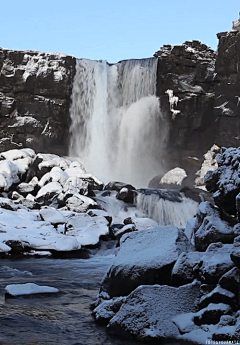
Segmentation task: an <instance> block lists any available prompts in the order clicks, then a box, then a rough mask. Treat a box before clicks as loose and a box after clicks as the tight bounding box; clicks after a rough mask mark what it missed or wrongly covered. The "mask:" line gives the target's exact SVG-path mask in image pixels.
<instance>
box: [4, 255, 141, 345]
mask: <svg viewBox="0 0 240 345" xmlns="http://www.w3.org/2000/svg"><path fill="white" fill-rule="evenodd" d="M112 260H113V255H112V256H97V255H95V256H94V257H92V258H90V259H87V260H84V259H65V260H63V259H52V258H48V257H42V258H34V257H33V258H29V257H28V258H23V259H19V260H10V259H4V260H1V262H0V344H2V345H3V344H4V345H5V344H7V345H48V344H49V345H55V344H58V345H65V344H66V345H82V344H87V345H130V344H135V343H134V342H133V341H129V342H128V341H127V340H121V339H118V338H115V337H113V336H110V335H108V334H107V332H106V328H105V327H103V326H99V325H97V324H96V323H95V322H94V319H93V317H92V315H91V310H90V304H91V303H92V302H93V301H94V300H95V298H96V296H97V293H98V290H99V286H100V282H101V280H102V278H103V275H104V273H105V272H106V271H107V269H108V267H109V265H111V262H112ZM27 282H33V283H36V284H39V285H48V286H52V287H56V288H58V289H59V290H60V291H61V292H60V294H57V295H52V296H50V297H49V296H43V295H42V296H38V297H28V298H26V297H25V298H24V297H21V298H7V299H5V293H4V289H5V287H6V285H8V284H20V283H27Z"/></svg>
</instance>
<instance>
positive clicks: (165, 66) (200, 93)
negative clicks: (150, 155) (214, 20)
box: [154, 41, 216, 170]
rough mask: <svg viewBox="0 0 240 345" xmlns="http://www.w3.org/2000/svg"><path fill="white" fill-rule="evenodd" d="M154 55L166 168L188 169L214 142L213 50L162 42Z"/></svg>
mask: <svg viewBox="0 0 240 345" xmlns="http://www.w3.org/2000/svg"><path fill="white" fill-rule="evenodd" d="M154 55H155V56H156V57H158V72H157V96H158V97H159V99H160V106H161V111H162V114H163V116H164V117H165V120H166V122H167V123H168V128H169V136H168V138H167V143H166V148H167V153H168V157H169V158H170V162H169V164H170V166H169V168H172V167H174V166H181V167H184V168H185V169H186V170H189V169H190V170H191V168H192V165H194V163H196V164H198V160H196V158H201V157H202V155H203V153H204V152H206V151H207V150H208V148H209V147H210V146H211V145H212V143H213V142H214V137H215V115H214V112H213V107H214V100H215V94H214V89H215V83H214V73H215V61H216V52H214V51H213V50H212V49H210V48H209V47H208V46H206V45H205V44H202V43H201V42H199V41H191V42H185V43H184V44H182V45H176V46H170V45H165V46H163V47H162V48H161V49H160V50H159V51H157V52H156V53H155V54H154ZM193 157H195V158H193ZM188 168H189V169H188Z"/></svg>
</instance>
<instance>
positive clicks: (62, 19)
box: [0, 0, 240, 62]
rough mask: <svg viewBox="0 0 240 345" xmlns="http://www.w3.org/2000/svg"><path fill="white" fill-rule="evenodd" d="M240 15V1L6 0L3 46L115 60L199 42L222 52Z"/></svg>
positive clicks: (1, 35) (0, 40) (1, 32)
mask: <svg viewBox="0 0 240 345" xmlns="http://www.w3.org/2000/svg"><path fill="white" fill-rule="evenodd" d="M239 11H240V3H239V0H230V1H221V0H220V1H219V0H171V1H167V0H164V1H163V0H117V1H109V0H84V1H83V0H64V1H63V0H40V1H37V0H11V1H6V0H4V1H2V2H1V30H0V46H1V47H4V48H10V49H20V50H25V49H31V50H40V51H48V52H62V53H67V54H70V55H73V56H76V57H78V58H89V59H95V60H100V59H102V60H108V61H109V62H117V61H119V60H123V59H129V58H144V57H150V56H152V55H153V54H154V52H155V51H157V50H158V49H159V48H160V47H161V46H162V45H163V44H181V43H183V42H184V41H187V40H193V39H197V40H200V41H202V42H203V43H205V44H207V45H209V46H210V47H212V48H213V49H216V47H217V44H218V40H217V38H216V33H218V32H221V31H228V30H231V28H232V21H233V20H236V19H238V18H239Z"/></svg>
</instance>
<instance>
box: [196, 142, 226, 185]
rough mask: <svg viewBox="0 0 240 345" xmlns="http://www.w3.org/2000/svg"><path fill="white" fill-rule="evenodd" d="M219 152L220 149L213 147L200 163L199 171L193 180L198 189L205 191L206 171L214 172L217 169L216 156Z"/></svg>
mask: <svg viewBox="0 0 240 345" xmlns="http://www.w3.org/2000/svg"><path fill="white" fill-rule="evenodd" d="M219 152H220V147H218V146H217V145H215V144H214V145H213V146H212V147H211V148H210V150H208V152H207V153H205V154H204V156H203V157H204V161H203V163H202V166H201V169H200V170H199V171H197V173H196V175H197V177H196V179H195V185H196V186H197V187H198V188H204V189H205V182H204V177H205V175H206V173H207V172H208V171H214V170H216V169H217V167H218V164H217V159H216V157H217V154H218V153H219Z"/></svg>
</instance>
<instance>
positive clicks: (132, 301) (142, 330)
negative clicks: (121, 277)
mask: <svg viewBox="0 0 240 345" xmlns="http://www.w3.org/2000/svg"><path fill="white" fill-rule="evenodd" d="M199 294H200V293H199V284H197V283H193V284H189V285H185V286H181V287H180V288H174V287H171V286H159V285H153V286H139V287H138V288H137V289H136V290H134V291H133V292H132V293H131V294H130V295H129V296H128V297H127V298H126V301H125V302H124V303H123V304H122V306H121V308H120V309H119V311H118V312H117V313H116V315H115V316H113V317H112V319H111V320H110V322H109V324H108V330H109V331H110V332H112V333H114V334H118V335H121V336H123V335H131V336H134V337H136V338H137V339H139V340H142V341H146V342H149V343H150V342H151V341H155V342H157V341H158V342H161V341H163V340H164V339H168V340H174V339H175V340H176V339H177V338H178V337H179V336H180V333H179V331H178V329H177V327H176V326H175V324H174V323H173V322H172V318H173V317H174V316H176V315H178V314H181V313H184V312H194V311H196V305H195V302H196V298H198V297H199Z"/></svg>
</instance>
